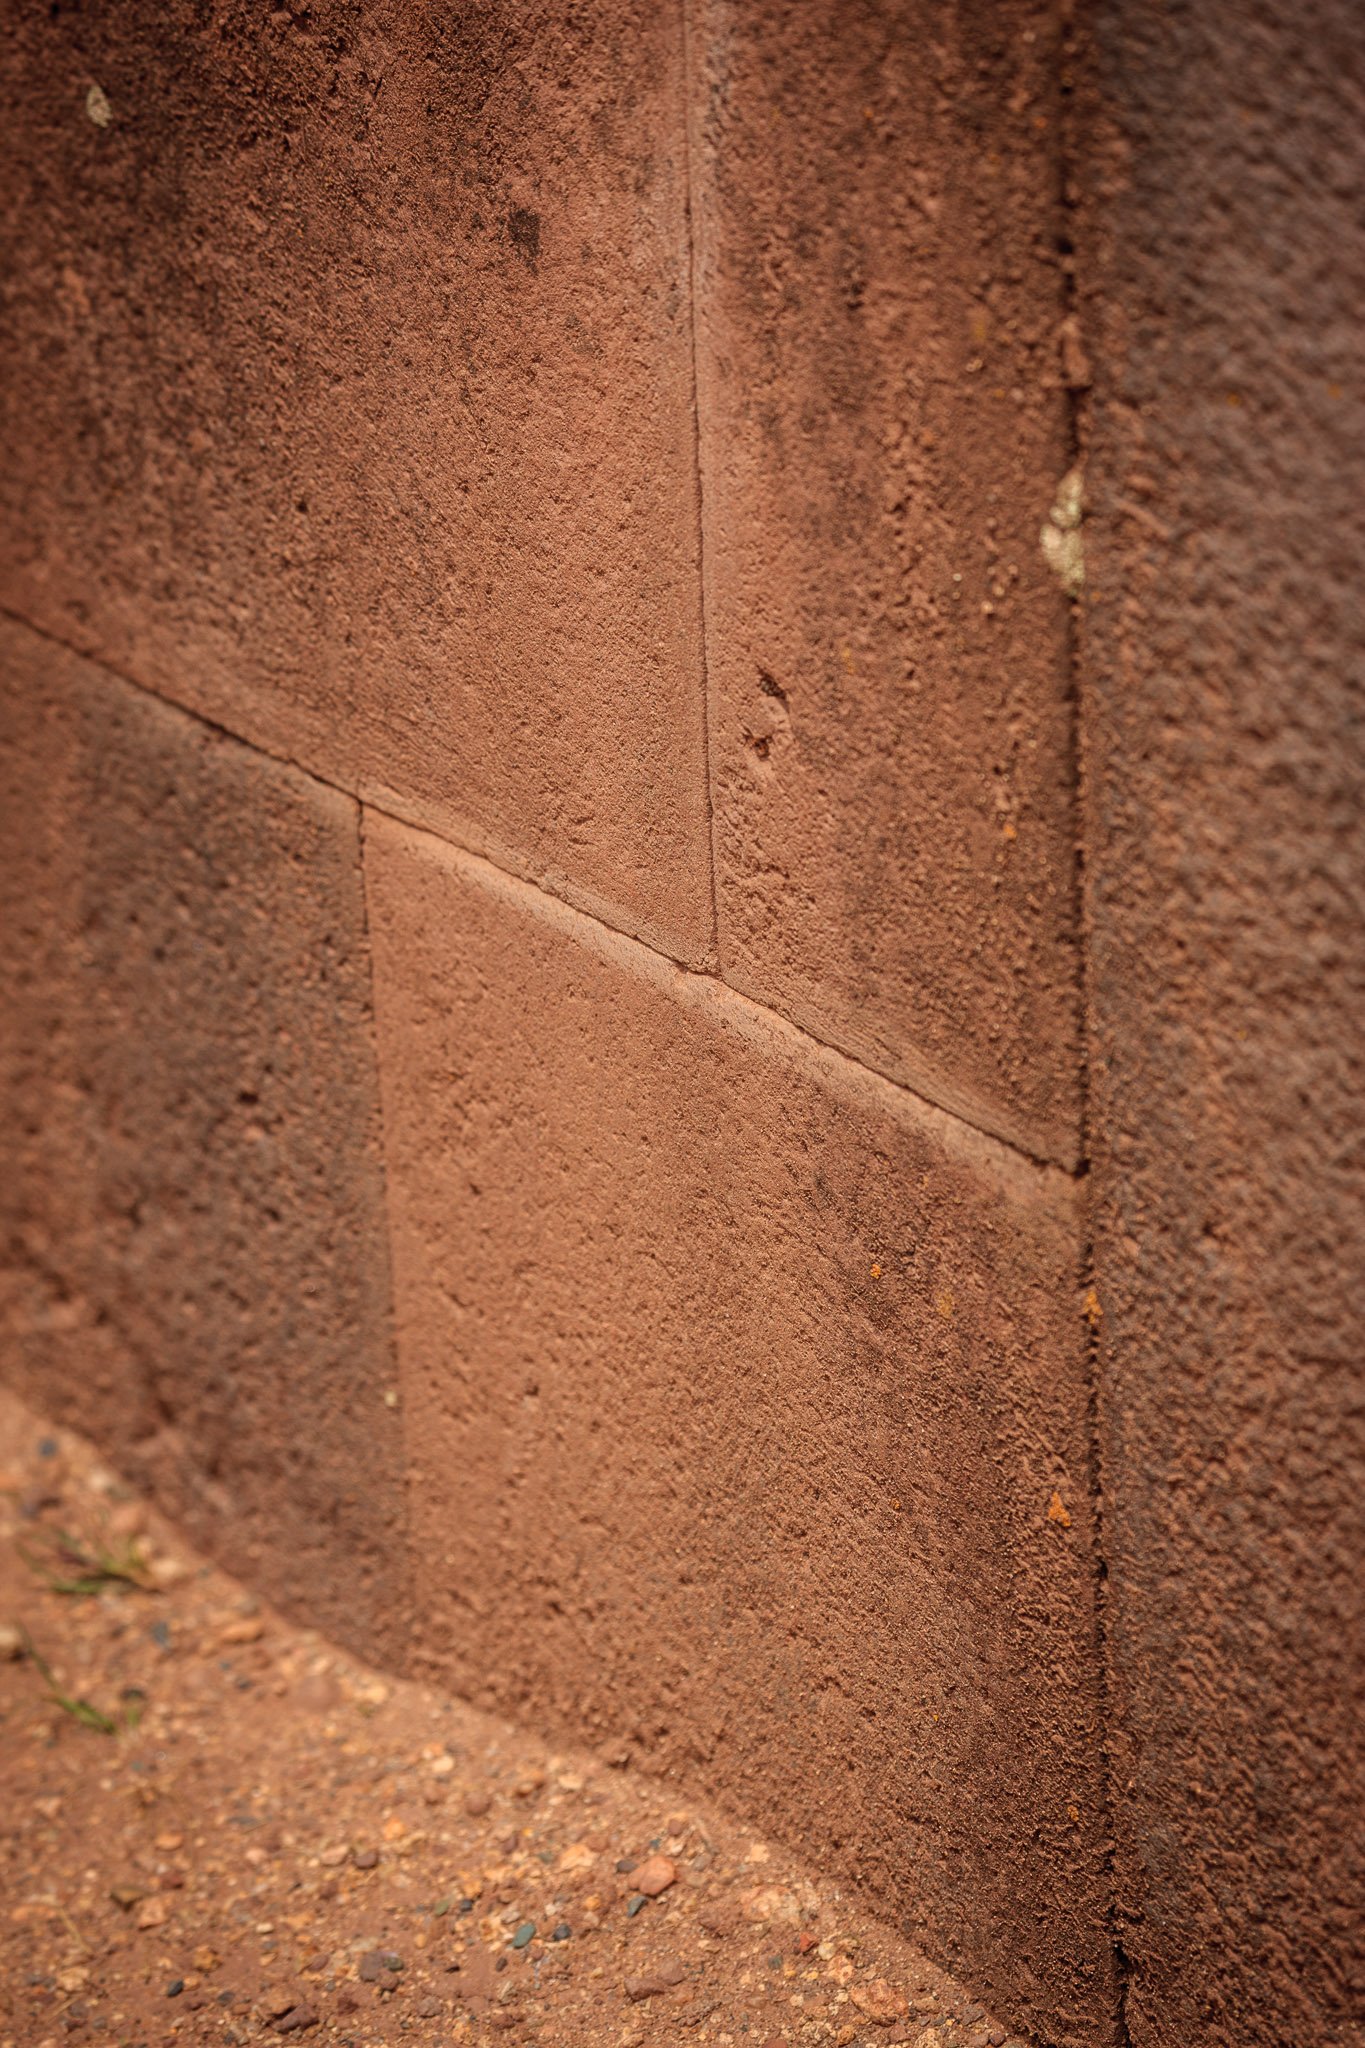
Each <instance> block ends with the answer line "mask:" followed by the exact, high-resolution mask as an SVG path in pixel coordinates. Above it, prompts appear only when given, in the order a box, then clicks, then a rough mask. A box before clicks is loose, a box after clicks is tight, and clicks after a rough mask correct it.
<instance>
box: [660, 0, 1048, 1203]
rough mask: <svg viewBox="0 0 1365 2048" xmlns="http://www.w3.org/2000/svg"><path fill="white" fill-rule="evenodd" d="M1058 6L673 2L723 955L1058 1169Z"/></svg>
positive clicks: (863, 1052) (766, 989)
mask: <svg viewBox="0 0 1365 2048" xmlns="http://www.w3.org/2000/svg"><path fill="white" fill-rule="evenodd" d="M1056 35H1057V29H1056V25H1055V15H1054V11H1053V10H1051V9H1050V8H1048V7H1045V6H1043V5H1042V4H1035V0H1010V4H1009V5H1007V6H1004V7H996V8H990V9H979V8H978V9H969V10H966V11H965V12H964V11H963V10H960V9H955V8H951V7H948V6H946V5H932V6H929V7H925V6H921V5H916V6H913V7H911V6H908V5H896V6H892V7H890V8H886V7H880V6H878V7H873V6H871V5H867V4H863V0H857V4H854V5H849V4H848V0H820V4H817V5H812V6H803V7H801V8H799V9H793V8H791V7H789V6H785V5H778V4H775V0H768V4H759V5H754V6H748V7H743V8H738V9H736V8H734V7H731V6H729V5H728V4H721V0H715V4H711V0H693V4H692V38H691V41H692V62H693V82H692V95H691V98H692V105H693V108H694V130H695V132H694V158H695V162H696V166H697V168H696V173H695V177H696V183H697V194H698V196H697V221H698V237H699V253H698V395H699V414H700V419H701V451H702V485H703V506H704V514H705V518H704V559H705V569H706V617H707V664H708V675H709V680H710V686H711V692H712V713H711V736H710V744H711V764H712V782H713V795H714V805H715V843H716V859H717V877H716V882H717V896H718V906H719V916H720V956H721V962H722V972H723V973H724V975H725V977H726V979H727V980H729V981H730V982H732V983H733V984H734V985H736V986H738V987H741V988H744V989H746V990H748V991H749V992H750V993H751V994H753V995H755V996H758V997H759V998H760V999H761V1000H763V1001H766V1002H771V1003H773V1004H775V1005H776V1006H777V1007H778V1008H780V1009H781V1010H783V1011H784V1012H785V1013H786V1014H787V1015H789V1016H792V1017H794V1018H796V1019H797V1020H798V1021H799V1022H801V1023H803V1024H806V1025H808V1026H809V1028H810V1029H811V1030H812V1031H814V1032H815V1033H817V1034H818V1035H819V1036H821V1037H827V1038H832V1039H833V1040H834V1041H835V1042H837V1043H838V1044H840V1045H842V1046H845V1047H846V1048H848V1049H850V1050H851V1051H853V1052H854V1053H856V1054H857V1055H858V1056H859V1057H860V1058H862V1059H864V1060H866V1061H867V1062H869V1063H870V1064H872V1065H874V1066H876V1067H877V1068H879V1069H880V1070H881V1071H882V1072H884V1073H887V1074H890V1075H892V1076H893V1077H895V1078H896V1079H899V1080H902V1081H905V1082H907V1083H908V1084H909V1085H910V1086H911V1087H913V1088H915V1089H916V1090H917V1091H919V1092H920V1093H922V1094H924V1095H926V1096H927V1097H928V1098H929V1099H930V1100H932V1101H934V1102H937V1103H940V1104H942V1105H944V1106H946V1107H948V1108H950V1109H953V1110H955V1111H957V1112H959V1113H960V1114H962V1115H963V1116H965V1117H967V1118H968V1119H970V1120H971V1121H972V1122H975V1123H978V1124H980V1125H981V1126H982V1127H983V1128H985V1129H987V1130H990V1131H993V1132H995V1133H997V1134H999V1135H1001V1136H1004V1137H1006V1138H1008V1139H1010V1140H1011V1141H1012V1142H1014V1143H1016V1144H1019V1145H1021V1146H1023V1147H1024V1148H1025V1149H1027V1150H1029V1151H1030V1152H1033V1153H1035V1154H1037V1155H1040V1156H1044V1157H1048V1158H1051V1159H1054V1160H1059V1161H1062V1162H1064V1163H1069V1162H1071V1161H1073V1160H1074V1158H1075V1156H1076V1151H1077V1145H1078V1111H1077V1074H1078V1065H1079V1063H1078V1058H1077V1022H1076V1018H1077V984H1076V929H1075V916H1074V903H1075V885H1074V876H1073V860H1072V849H1073V843H1074V823H1073V816H1072V803H1073V785H1074V773H1073V767H1072V745H1071V733H1070V713H1069V706H1068V696H1069V689H1070V665H1069V656H1068V642H1067V617H1066V602H1065V600H1064V599H1063V597H1062V596H1061V594H1060V592H1059V590H1058V588H1057V586H1056V584H1055V582H1054V581H1053V579H1052V577H1051V574H1050V572H1049V571H1048V570H1047V569H1046V567H1045V566H1044V564H1043V561H1042V559H1041V556H1040V552H1039V545H1038V536H1039V531H1040V528H1041V525H1042V523H1043V521H1044V519H1045V518H1046V515H1047V512H1048V509H1049V507H1050V505H1051V503H1052V498H1053V492H1054V488H1055V485H1056V483H1057V481H1058V479H1059V478H1060V477H1061V475H1062V474H1063V472H1064V471H1066V470H1067V468H1068V467H1069V465H1070V463H1071V461H1072V459H1073V458H1072V454H1071V451H1070V442H1069V429H1068V415H1067V399H1066V394H1065V392H1064V390H1063V389H1062V383H1061V371H1062V363H1061V356H1060V352H1059V329H1060V324H1061V322H1062V319H1063V313H1064V297H1063V275H1062V271H1061V269H1060V260H1061V259H1060V255H1059V250H1058V243H1057V236H1058V231H1059V225H1060V223H1061V207H1060V201H1059V192H1060V179H1061V174H1060V170H1059V162H1060V157H1059V122H1058V116H1059V100H1058V91H1057V66H1058V58H1057V51H1056ZM1073 368H1074V364H1073Z"/></svg>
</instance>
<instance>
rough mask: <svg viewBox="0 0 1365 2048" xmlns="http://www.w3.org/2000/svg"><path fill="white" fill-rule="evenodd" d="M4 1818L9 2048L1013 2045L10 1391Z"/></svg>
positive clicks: (756, 1853)
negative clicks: (338, 1620) (275, 1599)
mask: <svg viewBox="0 0 1365 2048" xmlns="http://www.w3.org/2000/svg"><path fill="white" fill-rule="evenodd" d="M54 1581H61V1582H62V1584H63V1585H64V1586H66V1587H67V1588H69V1589H70V1590H59V1589H58V1587H57V1586H56V1585H55V1584H54V1583H53V1582H54ZM82 1588H84V1589H85V1590H80V1589H82ZM0 1814H3V1821H2V1822H0V1832H2V1839H0V1854H3V1864H0V1870H2V1871H3V1880H2V1881H0V1899H3V1906H2V1907H0V2048H64V2044H66V2043H68V2042H72V2043H74V2044H75V2048H84V2044H85V2043H89V2042H103V2043H110V2044H112V2043H119V2044H121V2048H169V2044H172V2043H174V2044H184V2043H195V2042H206V2043H214V2044H229V2043H230V2044H239V2043H242V2042H247V2041H258V2040H260V2041H264V2040H267V2039H270V2038H273V2037H274V2036H275V2035H276V2034H278V2035H280V2036H283V2037H288V2036H290V2035H293V2034H297V2035H299V2036H300V2037H301V2038H302V2039H303V2040H306V2041H308V2042H310V2043H311V2042H322V2041H327V2042H339V2043H341V2044H343V2048H371V2044H379V2043H389V2042H398V2041H404V2042H407V2043H411V2044H416V2043H427V2042H429V2043H431V2044H433V2048H446V2044H450V2043H463V2042H470V2043H479V2042H482V2041H484V2040H492V2039H494V2038H500V2037H502V2036H506V2037H507V2038H508V2040H509V2041H512V2042H515V2043H524V2044H526V2048H534V2044H539V2048H570V2044H573V2048H608V2044H610V2048H645V2044H648V2048H666V2044H671V2043H681V2044H690V2043H694V2042H695V2043H699V2044H700V2043H719V2044H721V2048H732V2044H741V2048H798V2044H802V2048H804V2044H810V2048H854V2044H861V2048H873V2044H875V2043H882V2042H886V2043H896V2042H917V2043H920V2044H922V2048H985V2044H987V2043H990V2044H993V2048H1000V2044H1002V2043H1004V2042H1005V2041H1006V2039H1007V2035H1006V2031H1005V2029H1004V2028H1003V2027H1002V2026H1000V2025H998V2024H997V2022H996V2020H995V2018H994V2016H993V2015H992V2014H990V2013H987V2012H984V2011H983V2010H982V2008H981V2007H980V2006H979V2005H976V2004H974V2003H973V2002H972V2000H971V1998H970V1996H969V1994H968V1993H967V1992H965V1991H964V1990H962V1988H961V1987H960V1986H959V1985H957V1984H956V1983H954V1981H953V1980H952V1979H951V1978H949V1977H947V1976H945V1974H944V1973H943V1972H942V1971H941V1970H938V1969H936V1968H935V1967H934V1966H933V1965H932V1964H931V1963H928V1962H926V1961H925V1960H924V1958H923V1957H922V1956H920V1955H919V1954H918V1953H917V1951H916V1950H915V1949H913V1948H912V1947H911V1946H910V1945H909V1944H908V1943H906V1942H904V1941H903V1940H901V1939H900V1938H899V1937H898V1936H896V1935H895V1934H894V1933H892V1932H891V1931H890V1930H889V1929H888V1928H886V1927H884V1926H881V1925H879V1924H878V1923H877V1922H876V1921H874V1920H872V1919H870V1918H869V1917H868V1915H867V1914H866V1913H865V1912H863V1911H861V1910H860V1909H859V1908H858V1907H856V1906H855V1905H854V1904H852V1903H851V1902H850V1901H848V1900H847V1899H846V1898H845V1897H844V1896H843V1894H842V1893H841V1892H840V1890H839V1889H838V1888H837V1887H836V1886H835V1885H833V1884H830V1883H828V1882H826V1881H824V1880H822V1879H821V1877H820V1876H819V1875H818V1873H816V1872H813V1871H811V1870H808V1869H806V1868H805V1867H803V1866H802V1865H801V1864H800V1863H798V1862H796V1861H795V1860H794V1859H793V1858H792V1857H790V1856H788V1855H787V1854H786V1853H785V1852H784V1851H783V1850H782V1849H781V1848H779V1847H778V1846H777V1845H776V1844H770V1843H768V1842H766V1841H764V1840H762V1839H761V1838H759V1837H757V1836H756V1835H755V1834H754V1833H753V1831H752V1830H750V1829H747V1828H745V1827H744V1826H742V1825H741V1824H739V1823H737V1822H736V1821H734V1820H732V1819H730V1818H727V1817H726V1816H724V1815H722V1814H720V1813H718V1812H714V1811H712V1810H710V1809H708V1808H702V1807H697V1806H694V1805H686V1806H684V1805H681V1804H680V1803H678V1801H677V1797H676V1794H671V1793H670V1791H669V1789H668V1787H667V1785H666V1784H662V1783H661V1782H660V1781H658V1780H657V1779H651V1778H648V1777H644V1776H641V1775H640V1774H639V1773H638V1772H636V1771H635V1770H632V1769H630V1768H622V1767H620V1766H619V1765H617V1764H614V1763H613V1761H612V1759H611V1756H610V1753H609V1752H608V1753H605V1754H603V1755H598V1756H593V1755H589V1754H579V1753H568V1752H564V1753H553V1752H551V1751H550V1750H548V1749H547V1748H546V1746H545V1745H544V1743H542V1742H541V1741H539V1740H538V1739H537V1737H536V1736H535V1735H534V1733H531V1732H527V1731H526V1730H523V1729H519V1728H515V1727H512V1726H510V1725H508V1724H507V1723H505V1722H501V1721H497V1720H494V1719H492V1718H491V1717H489V1716H488V1715H486V1714H480V1713H477V1712H475V1711H474V1710H473V1709H472V1708H469V1707H467V1706H465V1705H463V1704H462V1703H461V1702H460V1701H458V1700H452V1699H449V1698H446V1697H444V1696H443V1695H442V1694H440V1693H437V1692H435V1691H433V1690H431V1689H430V1688H429V1687H425V1686H420V1685H415V1684H409V1683H407V1682H404V1681H401V1680H396V1679H393V1678H389V1677H386V1676H380V1675H379V1674H377V1673H376V1672H373V1671H370V1670H367V1669H366V1668H365V1667H364V1666H363V1665H361V1664H360V1663H358V1662H357V1661H356V1660H355V1659H354V1658H352V1657H351V1656H349V1655H347V1654H345V1653H343V1652H341V1651H339V1650H337V1649H335V1648H334V1647H333V1646H332V1645H330V1644H329V1643H327V1642H324V1641H322V1640H321V1639H320V1638H319V1637H318V1636H317V1635H316V1634H314V1633H311V1632H310V1631H308V1630H305V1629H300V1628H296V1627H294V1626H292V1625H291V1624H289V1623H287V1622H284V1621H282V1620H281V1619H280V1618H279V1617H278V1616H277V1615H275V1614H273V1613H271V1612H270V1611H269V1610H267V1609H266V1608H265V1607H264V1606H262V1605H261V1604H260V1603H258V1602H257V1601H256V1600H255V1599H253V1598H252V1597H251V1596H250V1595H249V1594H248V1593H245V1592H244V1591H243V1589H242V1588H241V1586H240V1585H239V1584H237V1583H236V1582H235V1581H234V1580H232V1579H230V1578H229V1577H228V1576H227V1575H226V1574H225V1573H223V1572H221V1571H219V1570H217V1569H216V1568H215V1567H213V1566H210V1565H207V1564H204V1563H203V1562H202V1561H201V1560H200V1559H199V1558H197V1557H195V1556H194V1555H193V1554H192V1553H190V1552H189V1551H188V1550H187V1549H186V1547H185V1546H184V1544H183V1543H181V1542H180V1541H179V1540H178V1539H177V1537H176V1536H175V1534H174V1532H173V1531H171V1530H170V1529H169V1528H168V1527H167V1526H166V1525H165V1524H164V1523H163V1522H161V1521H160V1520H159V1519H158V1517H157V1516H156V1515H155V1514H153V1513H152V1512H150V1511H149V1510H148V1509H147V1508H146V1507H145V1506H144V1504H143V1503H142V1502H140V1501H139V1500H138V1499H137V1498H136V1496H135V1495H134V1494H132V1493H131V1492H130V1490H129V1489H128V1488H127V1487H126V1486H124V1485H123V1484H122V1483H121V1482H120V1481H119V1480H118V1479H116V1478H115V1476H114V1475H113V1474H112V1473H110V1472H109V1471H108V1470H107V1468H106V1467H104V1466H103V1465H102V1464H101V1462H100V1460H99V1458H98V1456H97V1455H96V1454H95V1453H94V1452H93V1451H92V1450H91V1449H90V1448H89V1446H88V1445H85V1444H84V1443H82V1441H81V1440H80V1439H79V1438H77V1437H75V1436H72V1435H71V1434H69V1433H68V1432H66V1431H64V1430H59V1429H54V1428H51V1427H49V1426H47V1425H45V1424H44V1423H42V1422H41V1421H40V1420H39V1419H38V1418H36V1417H35V1416H33V1415H32V1414H31V1413H29V1412H28V1411H27V1410H26V1409H25V1408H23V1407H22V1406H21V1405H20V1404H19V1403H18V1402H17V1401H15V1400H14V1399H13V1398H12V1397H11V1396H9V1395H7V1394H4V1393H3V1392H0ZM1013 2041H1014V2044H1015V2048H1024V2043H1023V2042H1022V2040H1020V2038H1019V2037H1017V2036H1016V2037H1013Z"/></svg>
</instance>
